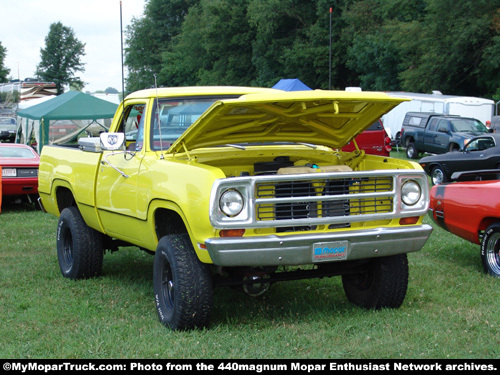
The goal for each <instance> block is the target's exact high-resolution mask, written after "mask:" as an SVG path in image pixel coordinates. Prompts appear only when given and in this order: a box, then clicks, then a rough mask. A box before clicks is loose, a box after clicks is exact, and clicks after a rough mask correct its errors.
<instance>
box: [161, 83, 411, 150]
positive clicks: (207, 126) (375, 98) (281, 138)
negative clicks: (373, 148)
mask: <svg viewBox="0 0 500 375" xmlns="http://www.w3.org/2000/svg"><path fill="white" fill-rule="evenodd" d="M405 100H408V99H404V98H395V97H392V96H389V95H386V94H384V93H380V92H348V91H322V90H315V91H295V92H283V93H281V92H273V93H263V94H248V95H243V96H241V97H239V98H238V99H227V100H221V101H217V102H215V103H214V104H213V105H212V106H211V107H210V108H209V109H207V111H206V112H205V113H203V115H202V116H200V118H199V119H198V120H197V121H196V122H195V123H193V124H192V125H191V126H190V127H189V128H188V129H187V130H186V132H185V133H184V134H183V135H182V136H181V137H180V138H178V139H177V141H176V142H175V143H173V144H172V146H171V147H170V148H169V149H168V151H167V152H168V153H181V152H185V151H191V150H193V149H196V148H201V147H212V146H220V145H224V144H242V143H255V142H297V143H309V144H315V145H324V146H328V147H331V148H341V147H343V146H344V145H346V144H347V143H348V142H349V141H351V140H352V139H353V138H354V137H355V136H356V135H358V134H359V133H361V132H362V131H363V130H365V129H367V128H368V127H369V126H370V125H371V124H373V123H374V122H375V121H376V120H377V119H379V118H380V117H381V116H382V115H383V114H384V113H386V112H388V111H390V110H391V109H392V108H394V107H395V106H396V105H398V104H399V103H401V102H403V101H405Z"/></svg>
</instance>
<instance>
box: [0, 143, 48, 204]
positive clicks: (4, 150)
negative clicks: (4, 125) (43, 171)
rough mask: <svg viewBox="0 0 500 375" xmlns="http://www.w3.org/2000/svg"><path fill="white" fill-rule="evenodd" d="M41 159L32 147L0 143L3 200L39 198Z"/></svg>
mask: <svg viewBox="0 0 500 375" xmlns="http://www.w3.org/2000/svg"><path fill="white" fill-rule="evenodd" d="M39 163H40V157H39V156H38V154H37V153H36V152H35V150H33V149H32V148H31V147H29V146H26V145H22V144H17V143H0V166H1V167H2V200H3V201H5V200H6V199H12V200H14V199H18V198H27V199H28V201H29V202H33V200H34V199H36V198H38V166H39Z"/></svg>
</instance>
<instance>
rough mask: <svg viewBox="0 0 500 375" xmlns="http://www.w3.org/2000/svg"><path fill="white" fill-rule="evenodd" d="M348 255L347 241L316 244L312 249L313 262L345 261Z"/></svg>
mask: <svg viewBox="0 0 500 375" xmlns="http://www.w3.org/2000/svg"><path fill="white" fill-rule="evenodd" d="M348 253H349V241H333V242H317V243H315V244H313V247H312V260H313V262H332V261H336V260H345V259H347V255H348Z"/></svg>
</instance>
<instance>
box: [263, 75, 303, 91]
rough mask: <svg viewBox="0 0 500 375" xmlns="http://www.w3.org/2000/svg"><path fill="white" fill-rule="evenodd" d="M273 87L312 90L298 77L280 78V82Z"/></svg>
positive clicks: (284, 89)
mask: <svg viewBox="0 0 500 375" xmlns="http://www.w3.org/2000/svg"><path fill="white" fill-rule="evenodd" d="M273 89H279V90H283V91H306V90H312V89H311V88H310V87H309V86H307V85H306V84H304V83H303V82H302V81H301V80H300V79H297V78H290V79H280V80H279V81H278V83H277V84H275V85H274V86H273Z"/></svg>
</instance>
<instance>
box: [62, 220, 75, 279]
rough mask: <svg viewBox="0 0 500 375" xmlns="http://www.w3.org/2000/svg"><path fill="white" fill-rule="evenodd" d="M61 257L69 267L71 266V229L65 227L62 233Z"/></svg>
mask: <svg viewBox="0 0 500 375" xmlns="http://www.w3.org/2000/svg"><path fill="white" fill-rule="evenodd" d="M63 258H64V262H65V263H66V266H67V268H68V270H69V269H71V267H72V266H73V236H72V235H71V231H70V230H69V229H66V230H65V231H64V235H63Z"/></svg>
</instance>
